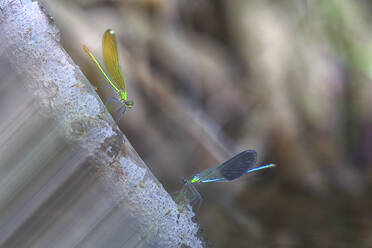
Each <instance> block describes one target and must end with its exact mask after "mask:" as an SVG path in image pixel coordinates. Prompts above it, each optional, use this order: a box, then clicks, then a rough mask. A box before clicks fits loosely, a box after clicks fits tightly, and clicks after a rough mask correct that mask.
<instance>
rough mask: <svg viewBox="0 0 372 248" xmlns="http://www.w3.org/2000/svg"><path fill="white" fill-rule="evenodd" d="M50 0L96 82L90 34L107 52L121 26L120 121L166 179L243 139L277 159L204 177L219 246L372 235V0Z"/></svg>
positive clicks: (263, 156)
mask: <svg viewBox="0 0 372 248" xmlns="http://www.w3.org/2000/svg"><path fill="white" fill-rule="evenodd" d="M41 2H42V4H43V5H44V6H45V7H46V9H47V11H48V12H49V13H50V14H51V16H53V17H54V19H55V22H56V24H57V26H58V28H59V29H60V32H61V38H62V44H63V47H64V48H65V49H66V50H67V52H68V53H69V54H70V55H71V57H72V58H73V60H74V61H75V62H76V63H77V64H78V65H80V67H81V69H82V70H83V72H84V73H85V74H86V76H87V77H88V79H89V80H90V81H91V82H92V84H94V85H95V86H96V87H102V86H104V85H105V81H104V78H103V76H102V75H100V73H99V71H98V70H97V68H96V67H95V65H94V64H93V62H92V61H90V59H89V57H88V56H87V55H86V54H85V53H84V51H83V49H82V45H83V44H85V45H87V46H88V47H89V48H90V49H91V50H92V52H93V53H94V54H95V55H96V57H97V58H98V59H99V60H100V61H101V62H102V59H101V58H102V50H101V44H102V35H103V33H104V31H105V30H106V29H107V28H113V29H115V31H116V34H117V39H118V42H119V52H120V57H121V65H122V67H123V70H124V74H125V77H126V83H127V88H128V94H129V99H132V100H133V101H134V103H135V104H134V108H133V109H131V110H128V111H127V112H126V114H125V116H124V118H122V119H121V121H120V128H121V129H122V130H123V132H124V133H125V135H126V136H127V137H128V139H129V141H130V142H131V143H132V145H133V146H134V148H135V149H136V151H137V152H138V153H139V154H140V156H141V157H142V158H143V159H144V161H145V162H146V164H147V165H148V166H149V168H150V169H151V171H152V172H153V173H154V175H155V176H156V177H157V178H158V179H159V181H160V182H161V183H162V184H163V186H164V187H165V189H166V190H167V191H168V192H170V193H172V192H175V191H177V190H179V189H180V188H181V186H182V184H181V179H182V178H183V177H189V176H191V175H193V174H195V173H197V172H199V171H201V170H203V169H206V168H209V167H211V166H214V165H217V164H219V163H221V162H223V161H224V160H226V159H228V158H229V157H231V156H232V155H234V154H236V153H238V152H240V151H243V150H246V149H254V150H256V151H257V152H258V164H264V163H270V162H273V163H276V164H277V165H278V167H276V168H274V169H268V170H265V171H260V172H258V173H255V174H249V175H247V176H245V177H243V178H241V179H239V180H238V181H236V182H230V183H214V184H209V185H201V186H200V187H199V191H200V193H201V195H202V196H203V199H204V200H203V204H202V206H201V208H200V210H199V211H198V212H197V221H198V222H199V223H200V224H201V226H202V228H203V231H204V235H205V236H206V237H207V239H208V240H209V242H210V243H211V245H212V246H213V247H372V213H371V207H372V197H371V196H370V194H369V192H368V191H369V189H370V188H371V187H372V170H371V166H372V113H371V110H370V108H371V107H372V82H371V79H372V42H371V41H372V32H371V30H370V28H369V27H370V23H372V15H371V13H372V12H371V9H372V3H371V2H370V1H367V0H359V1H346V0H287V1H272V0H259V1H258V0H253V1H244V0H232V1H222V0H197V1H187V0H177V1H171V0H137V1H134V0H110V1H107V0H79V1H76V0H74V1H71V0H70V1H55V0H49V1H41ZM97 92H98V93H99V94H100V96H101V97H102V99H103V101H105V100H106V99H107V97H109V96H110V95H111V94H112V92H111V91H110V90H109V89H108V90H107V91H105V90H102V89H98V91H97Z"/></svg>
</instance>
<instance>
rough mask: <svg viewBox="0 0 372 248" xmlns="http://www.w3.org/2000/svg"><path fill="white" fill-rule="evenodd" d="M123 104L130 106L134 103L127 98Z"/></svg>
mask: <svg viewBox="0 0 372 248" xmlns="http://www.w3.org/2000/svg"><path fill="white" fill-rule="evenodd" d="M125 105H126V106H127V107H128V108H132V107H133V105H134V102H133V101H131V100H128V101H126V102H125Z"/></svg>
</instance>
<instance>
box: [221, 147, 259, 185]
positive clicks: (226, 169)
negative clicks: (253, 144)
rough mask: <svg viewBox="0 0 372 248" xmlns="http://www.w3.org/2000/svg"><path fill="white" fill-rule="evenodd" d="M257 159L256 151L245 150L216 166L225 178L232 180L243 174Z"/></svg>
mask: <svg viewBox="0 0 372 248" xmlns="http://www.w3.org/2000/svg"><path fill="white" fill-rule="evenodd" d="M256 160H257V152H256V151H254V150H246V151H244V152H241V153H239V154H237V155H235V156H234V157H232V158H230V159H229V160H227V161H225V162H224V163H222V164H221V165H220V166H218V170H219V171H220V173H221V174H222V176H223V177H224V178H226V180H229V181H231V180H234V179H237V178H239V177H241V176H242V175H244V174H245V173H246V172H247V170H249V169H251V168H252V167H253V166H254V165H255V164H256Z"/></svg>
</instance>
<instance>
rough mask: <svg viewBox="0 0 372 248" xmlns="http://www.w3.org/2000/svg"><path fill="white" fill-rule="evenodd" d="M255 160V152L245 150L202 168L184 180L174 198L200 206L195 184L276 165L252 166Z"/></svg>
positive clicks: (226, 180) (237, 176)
mask: <svg viewBox="0 0 372 248" xmlns="http://www.w3.org/2000/svg"><path fill="white" fill-rule="evenodd" d="M256 160H257V152H256V151H254V150H246V151H243V152H241V153H239V154H237V155H235V156H234V157H232V158H230V159H228V160H226V161H225V162H223V163H222V164H220V165H218V166H215V167H212V168H208V169H206V170H203V171H202V172H199V173H198V174H195V175H194V176H192V177H191V178H190V179H187V180H184V186H183V187H182V189H181V191H179V192H178V193H177V195H176V197H175V198H174V199H175V201H176V202H177V203H178V204H181V205H187V204H194V203H197V204H198V205H199V206H200V204H201V201H202V198H201V195H200V194H199V192H198V191H197V189H196V187H195V185H196V184H201V183H209V182H228V181H233V180H235V179H238V178H240V177H242V176H243V175H245V174H248V173H251V172H254V171H258V170H262V169H266V168H271V167H275V166H276V165H275V164H267V165H262V166H258V167H254V165H255V164H256Z"/></svg>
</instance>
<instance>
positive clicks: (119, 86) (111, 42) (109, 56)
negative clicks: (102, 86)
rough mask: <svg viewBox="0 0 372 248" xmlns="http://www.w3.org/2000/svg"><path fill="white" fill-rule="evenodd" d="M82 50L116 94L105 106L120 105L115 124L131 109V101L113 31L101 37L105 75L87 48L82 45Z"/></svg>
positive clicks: (109, 30) (110, 30)
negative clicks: (112, 103)
mask: <svg viewBox="0 0 372 248" xmlns="http://www.w3.org/2000/svg"><path fill="white" fill-rule="evenodd" d="M83 48H84V50H85V52H86V53H87V54H88V55H89V57H90V58H91V59H92V60H93V62H94V63H95V64H96V66H97V67H98V69H99V70H100V71H101V73H102V74H103V76H104V77H105V78H106V80H107V82H108V83H109V86H110V88H111V89H112V90H113V91H114V93H116V96H117V97H116V98H113V97H110V98H108V99H107V101H106V106H107V104H108V103H110V102H116V103H119V104H121V105H122V106H121V107H120V108H119V110H118V111H117V112H116V115H117V117H116V119H117V122H119V121H120V119H121V117H122V116H123V115H124V113H125V111H126V109H127V108H132V107H133V101H131V100H128V93H127V90H126V88H125V81H124V76H123V72H122V70H121V68H120V64H119V56H118V49H117V44H116V38H115V32H114V30H112V29H108V30H106V32H105V33H104V35H103V41H102V48H103V61H104V63H105V65H106V69H107V70H108V73H107V74H106V72H105V71H104V70H103V68H102V67H101V65H100V64H99V62H98V61H97V59H96V58H95V57H94V55H93V54H92V53H91V52H90V51H89V49H88V47H86V46H85V45H83Z"/></svg>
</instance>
